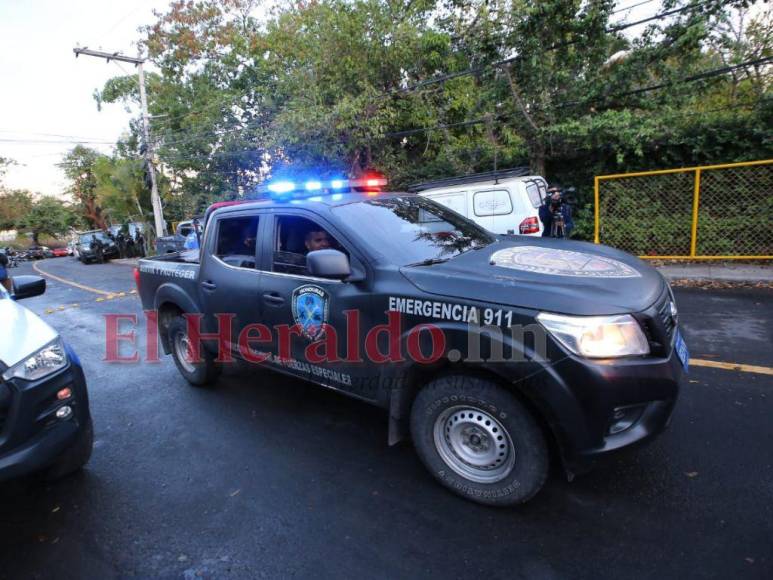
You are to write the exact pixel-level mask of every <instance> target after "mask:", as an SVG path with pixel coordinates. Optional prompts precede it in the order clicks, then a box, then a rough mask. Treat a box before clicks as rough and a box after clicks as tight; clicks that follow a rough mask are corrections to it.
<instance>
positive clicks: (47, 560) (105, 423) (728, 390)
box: [0, 258, 773, 578]
mask: <svg viewBox="0 0 773 580" xmlns="http://www.w3.org/2000/svg"><path fill="white" fill-rule="evenodd" d="M40 267H41V268H43V269H45V270H46V271H47V272H49V273H51V274H54V275H57V276H60V277H63V278H67V279H73V280H78V281H79V282H80V283H81V284H83V285H85V286H88V287H90V288H91V289H92V290H90V291H89V290H84V289H81V288H75V287H72V286H68V285H66V284H63V283H62V282H59V281H56V280H49V286H48V291H47V293H46V294H45V295H44V296H41V297H39V298H34V299H30V300H28V301H26V305H27V306H28V307H30V308H31V309H32V310H33V311H35V312H38V313H40V314H41V315H42V316H43V317H44V318H45V319H46V320H47V321H48V322H49V323H50V324H52V325H53V326H54V327H56V328H57V329H58V330H60V331H61V332H62V334H63V335H64V336H65V338H66V339H67V340H68V341H69V342H70V343H71V344H72V345H73V347H74V348H75V350H76V351H77V352H78V353H79V354H80V357H81V359H82V361H83V364H84V367H85V370H86V375H87V377H88V381H89V387H90V393H91V405H92V414H93V416H94V422H95V429H96V446H95V450H94V455H93V457H92V460H91V463H90V464H89V465H88V467H87V469H86V470H85V471H83V472H82V473H81V474H78V475H76V476H74V477H71V478H69V479H66V480H64V481H62V482H60V483H58V484H56V485H50V486H43V485H31V484H30V483H29V482H12V483H9V484H5V485H2V486H0V577H2V578H36V577H41V578H43V577H57V578H70V577H72V578H76V577H89V578H113V577H130V576H137V577H149V576H153V577H158V576H162V577H169V578H178V577H185V578H195V577H201V576H203V577H234V578H242V577H262V576H265V577H290V576H293V577H315V578H327V577H342V576H346V577H377V578H405V577H442V578H460V577H478V578H505V577H507V578H518V577H529V578H532V577H536V578H578V577H581V578H589V577H590V578H597V577H609V578H620V577H624V576H633V577H653V578H654V577H685V578H687V577H689V578H703V577H712V578H728V577H736V578H738V577H744V578H754V577H756V578H771V577H773V420H772V418H773V376H770V375H764V374H754V373H745V372H737V371H732V370H722V369H713V368H701V367H693V368H692V369H691V373H690V375H689V379H688V380H687V381H685V383H684V386H683V391H682V395H681V399H680V402H679V404H678V405H677V409H676V412H675V416H674V419H673V422H672V425H671V427H670V429H669V430H668V431H666V432H665V433H664V434H663V435H662V436H661V437H660V438H658V439H657V440H656V441H654V442H653V443H652V444H650V445H649V446H647V447H644V448H641V449H637V450H635V451H629V452H624V453H623V454H621V455H618V456H615V457H613V458H609V459H608V460H607V461H604V462H603V463H601V464H599V465H598V466H597V467H596V469H595V470H594V471H593V472H591V473H590V474H588V475H585V476H582V477H579V478H577V479H576V480H575V481H574V482H572V483H568V482H567V481H566V480H565V479H563V478H562V477H561V476H560V475H559V474H558V473H555V474H554V475H553V476H552V477H551V478H550V480H549V482H548V484H547V485H546V487H545V489H544V490H543V491H542V492H541V493H540V494H539V495H538V496H537V497H536V498H535V499H534V500H532V502H530V503H529V504H527V505H525V506H521V507H519V508H515V509H493V508H486V507H482V506H478V505H476V504H473V503H470V502H467V501H465V500H463V499H461V498H458V497H456V496H455V495H453V494H451V493H449V492H447V491H445V490H444V489H443V488H442V487H440V486H439V485H438V484H436V483H435V482H434V480H433V479H432V478H431V476H430V475H429V474H428V473H427V472H426V471H425V470H424V469H423V467H422V466H421V465H420V463H419V460H418V458H417V457H416V455H415V454H414V452H413V449H412V447H411V446H410V444H404V445H400V446H397V447H392V448H390V447H388V446H387V444H386V432H387V421H386V416H385V415H384V414H383V413H382V412H381V411H380V410H378V409H375V408H371V407H369V406H367V405H365V404H363V403H359V402H357V401H354V400H350V399H347V398H344V397H342V396H340V395H337V394H335V393H332V392H328V391H326V390H323V389H319V388H316V387H314V386H311V385H306V384H304V383H301V382H299V381H295V380H290V379H287V378H285V377H283V376H280V375H277V374H273V373H271V372H270V371H262V372H260V373H252V374H244V373H236V372H229V373H227V374H226V375H225V376H224V377H223V378H222V379H221V381H220V384H219V386H218V388H216V389H214V390H199V389H193V388H191V387H189V386H187V383H185V381H184V380H183V379H182V378H181V377H180V375H179V374H178V373H177V370H176V369H175V367H174V364H173V363H172V361H171V359H170V358H168V357H166V358H164V359H162V361H161V362H160V363H158V364H152V365H151V364H144V365H140V364H132V365H121V364H108V363H106V362H104V361H103V360H102V359H103V357H104V318H103V315H104V314H106V313H110V312H121V313H129V314H138V315H139V314H140V313H141V308H140V305H139V303H138V300H137V298H136V296H134V295H131V294H128V292H129V291H131V289H132V288H133V281H132V278H131V267H130V266H128V265H119V264H106V265H101V266H100V265H92V266H82V265H80V264H78V263H77V262H75V261H74V260H72V259H70V258H59V259H54V260H47V261H44V262H42V263H40ZM27 270H30V267H29V265H24V266H23V267H21V268H19V269H18V270H17V271H14V272H13V273H14V274H21V273H24V271H27ZM94 290H99V291H102V292H103V293H102V294H99V293H96V292H94ZM121 292H123V293H126V294H124V295H120V293H121ZM105 293H107V294H105ZM676 296H677V301H678V304H679V307H680V311H681V319H682V322H683V332H684V334H685V335H686V339H687V342H688V344H689V346H690V349H691V353H692V355H693V357H695V358H701V359H705V360H715V361H725V362H733V363H746V364H751V365H760V366H767V367H772V366H773V349H771V344H773V300H771V298H773V292H771V291H764V290H755V291H750V290H721V291H707V290H688V289H684V290H680V289H678V290H677V291H676ZM75 305H77V306H75ZM60 307H61V308H60Z"/></svg>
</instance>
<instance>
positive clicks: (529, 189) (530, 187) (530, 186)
mask: <svg viewBox="0 0 773 580" xmlns="http://www.w3.org/2000/svg"><path fill="white" fill-rule="evenodd" d="M524 183H525V185H526V195H528V196H529V201H530V202H531V205H533V206H534V207H539V206H541V205H542V197H543V195H544V194H545V193H546V192H547V187H545V184H544V183H542V182H541V181H526V182H524Z"/></svg>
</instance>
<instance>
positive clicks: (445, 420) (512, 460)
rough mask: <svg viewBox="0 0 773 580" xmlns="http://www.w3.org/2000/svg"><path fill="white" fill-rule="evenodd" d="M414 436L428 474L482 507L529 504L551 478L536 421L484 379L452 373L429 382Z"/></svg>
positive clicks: (418, 403) (419, 400)
mask: <svg viewBox="0 0 773 580" xmlns="http://www.w3.org/2000/svg"><path fill="white" fill-rule="evenodd" d="M411 434H412V436H413V440H414V444H415V445H416V450H417V452H418V454H419V457H420V458H421V460H422V461H423V462H424V465H425V466H426V467H427V468H428V469H429V471H430V472H431V473H432V474H433V475H434V476H435V477H436V478H437V479H438V480H439V481H440V482H441V483H442V484H443V485H445V486H446V487H448V488H449V489H451V490H452V491H454V492H455V493H457V494H459V495H461V496H463V497H466V498H468V499H471V500H473V501H476V502H479V503H483V504H488V505H514V504H518V503H523V502H526V501H528V500H529V499H531V498H532V497H533V496H534V495H535V494H536V493H537V492H538V491H539V490H540V489H541V488H542V486H543V484H544V483H545V480H546V478H547V474H548V467H549V454H548V446H547V442H546V441H545V436H544V435H543V433H542V430H541V429H540V427H539V425H538V424H537V422H536V421H535V419H534V417H533V416H532V415H531V413H530V412H529V410H528V409H527V408H526V407H524V406H523V405H522V404H521V403H520V402H519V401H518V399H517V398H516V397H515V396H514V395H512V394H511V393H509V392H507V391H506V390H505V389H504V388H502V387H500V386H499V385H497V384H496V383H493V382H491V381H487V380H485V379H480V378H477V377H468V376H461V375H454V376H448V377H443V378H440V379H437V380H435V381H432V382H431V383H429V384H428V385H427V386H425V387H424V388H423V389H422V390H421V391H420V392H419V394H418V395H417V397H416V400H415V401H414V403H413V408H412V411H411Z"/></svg>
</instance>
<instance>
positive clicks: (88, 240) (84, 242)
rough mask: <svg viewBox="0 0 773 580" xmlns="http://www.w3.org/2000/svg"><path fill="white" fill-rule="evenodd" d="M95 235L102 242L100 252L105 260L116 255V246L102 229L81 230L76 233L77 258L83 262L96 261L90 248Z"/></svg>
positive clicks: (94, 254)
mask: <svg viewBox="0 0 773 580" xmlns="http://www.w3.org/2000/svg"><path fill="white" fill-rule="evenodd" d="M95 237H96V239H97V240H99V241H100V242H102V247H103V249H102V253H103V256H104V258H105V260H109V259H111V258H117V257H118V246H117V245H116V244H115V242H114V241H113V240H112V239H110V238H109V237H108V235H107V234H106V233H105V232H103V231H102V230H91V231H88V232H81V233H79V234H78V244H77V250H78V259H79V260H80V261H81V262H83V263H84V264H88V263H90V262H96V261H97V254H96V252H94V250H93V249H92V248H91V244H92V242H93V240H94V238H95Z"/></svg>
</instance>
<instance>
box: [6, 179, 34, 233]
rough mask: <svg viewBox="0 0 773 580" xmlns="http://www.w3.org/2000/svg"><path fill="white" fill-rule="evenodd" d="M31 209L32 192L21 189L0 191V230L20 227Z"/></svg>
mask: <svg viewBox="0 0 773 580" xmlns="http://www.w3.org/2000/svg"><path fill="white" fill-rule="evenodd" d="M31 209H32V194H31V193H30V192H29V191H26V190H23V189H14V190H10V191H6V190H2V191H0V230H14V229H20V228H21V227H22V226H23V224H24V217H25V216H26V215H27V213H29V211H30V210H31Z"/></svg>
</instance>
